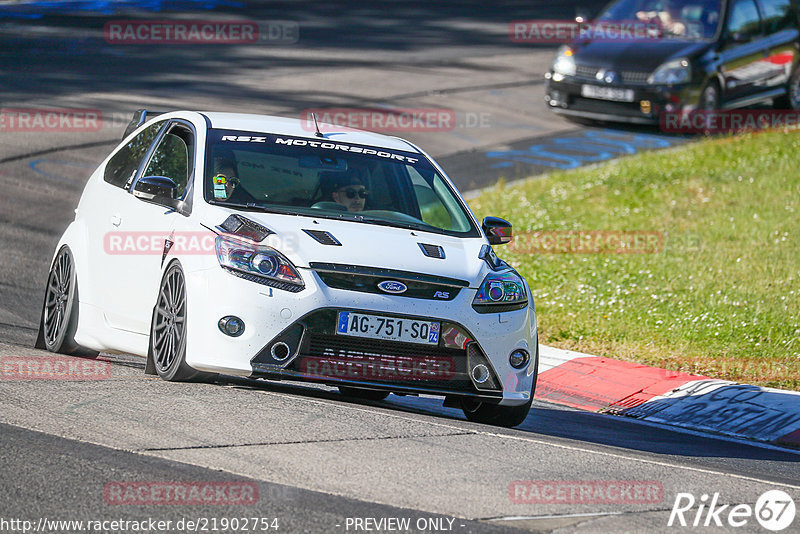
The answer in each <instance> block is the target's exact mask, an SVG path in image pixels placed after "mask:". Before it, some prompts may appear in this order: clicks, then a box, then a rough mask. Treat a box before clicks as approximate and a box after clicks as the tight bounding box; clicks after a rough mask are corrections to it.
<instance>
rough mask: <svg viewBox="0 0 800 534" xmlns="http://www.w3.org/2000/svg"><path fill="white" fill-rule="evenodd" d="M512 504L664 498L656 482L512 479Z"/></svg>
mask: <svg viewBox="0 0 800 534" xmlns="http://www.w3.org/2000/svg"><path fill="white" fill-rule="evenodd" d="M508 498H509V500H510V501H511V502H512V503H514V504H654V503H659V502H661V501H662V500H663V499H664V486H663V485H662V484H661V482H659V481H657V480H515V481H514V482H512V483H511V484H509V485H508Z"/></svg>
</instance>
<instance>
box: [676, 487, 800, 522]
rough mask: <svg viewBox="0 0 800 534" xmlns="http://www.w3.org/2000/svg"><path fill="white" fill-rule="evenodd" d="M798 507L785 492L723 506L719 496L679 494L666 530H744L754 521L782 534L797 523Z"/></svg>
mask: <svg viewBox="0 0 800 534" xmlns="http://www.w3.org/2000/svg"><path fill="white" fill-rule="evenodd" d="M795 514H796V506H795V503H794V500H793V499H792V497H790V496H789V494H787V493H786V492H785V491H781V490H769V491H767V492H764V493H763V494H762V495H761V496H760V497H759V498H758V500H757V501H756V504H755V506H750V505H749V504H737V505H730V504H721V503H720V502H719V493H714V495H713V496H711V497H709V495H707V494H703V495H701V496H700V499H696V498H695V496H694V495H692V494H691V493H678V494H677V495H676V496H675V503H674V504H673V505H672V512H670V514H669V521H668V522H667V526H670V527H672V526H681V527H701V526H702V527H725V528H728V527H734V528H736V527H743V526H745V525H748V524H750V522H751V521H752V519H753V518H755V520H756V521H757V522H758V523H759V524H760V525H761V526H762V527H764V528H765V529H767V530H771V531H773V532H780V531H782V530H784V529H786V528H788V527H789V526H791V525H792V523H794V518H795Z"/></svg>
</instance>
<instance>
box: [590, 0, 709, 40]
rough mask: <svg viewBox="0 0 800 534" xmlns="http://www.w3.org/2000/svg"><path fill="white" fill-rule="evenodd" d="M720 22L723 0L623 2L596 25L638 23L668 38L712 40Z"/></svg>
mask: <svg viewBox="0 0 800 534" xmlns="http://www.w3.org/2000/svg"><path fill="white" fill-rule="evenodd" d="M719 20H720V0H620V1H619V2H615V3H613V4H611V5H610V6H608V8H606V10H605V11H604V12H603V13H601V14H600V15H599V16H598V17H597V18H596V19H595V22H621V21H638V22H641V23H644V24H647V25H648V28H657V29H658V35H659V37H661V38H664V39H689V40H704V39H712V38H713V37H714V36H715V35H716V33H717V26H718V25H719Z"/></svg>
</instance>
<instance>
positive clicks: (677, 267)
mask: <svg viewBox="0 0 800 534" xmlns="http://www.w3.org/2000/svg"><path fill="white" fill-rule="evenodd" d="M470 205H471V207H472V209H473V210H474V211H475V213H476V215H478V216H479V217H483V216H485V215H498V216H502V217H504V218H507V219H509V220H510V221H511V222H512V223H513V224H514V232H515V236H516V237H515V242H514V243H512V245H506V246H501V247H496V249H497V252H498V254H499V255H500V256H501V257H503V258H504V259H506V260H507V261H508V262H509V263H511V264H512V265H513V266H514V267H515V268H517V269H518V270H519V271H520V272H521V273H522V274H523V275H524V276H525V277H526V278H527V279H528V282H529V284H530V286H531V290H532V292H533V296H534V299H535V301H536V307H537V313H538V319H539V329H540V333H539V336H540V341H541V342H542V343H545V344H550V345H554V346H556V347H561V348H565V349H571V350H578V351H582V352H588V353H591V354H596V355H599V356H608V357H612V358H617V359H622V360H628V361H635V362H640V363H644V364H647V365H653V366H657V367H664V368H667V369H672V370H675V371H684V372H689V373H698V374H704V375H708V376H711V377H715V378H724V379H728V380H735V381H741V382H747V383H753V384H758V385H766V386H773V387H780V388H785V389H794V390H800V135H799V134H798V133H796V132H791V131H788V132H786V131H780V132H767V133H759V134H748V135H743V136H737V137H726V138H720V139H710V140H705V141H701V142H698V143H694V144H691V145H688V146H686V147H682V148H679V149H674V150H669V151H663V152H649V153H643V154H639V155H635V156H631V157H627V158H624V159H620V160H616V161H614V162H611V163H608V164H606V165H602V166H599V167H594V168H591V169H578V170H575V171H568V172H557V173H554V174H550V175H547V176H545V177H543V178H541V179H534V180H529V181H527V182H524V183H522V184H520V185H515V186H513V187H509V186H504V184H503V183H502V182H501V183H500V184H498V185H497V186H496V187H494V188H492V189H490V190H487V191H485V192H483V193H482V194H481V195H480V196H479V197H477V198H475V199H473V200H472V201H470ZM637 232H641V233H639V234H637ZM637 235H638V236H639V237H637Z"/></svg>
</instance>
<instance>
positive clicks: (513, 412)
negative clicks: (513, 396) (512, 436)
mask: <svg viewBox="0 0 800 534" xmlns="http://www.w3.org/2000/svg"><path fill="white" fill-rule="evenodd" d="M531 365H534V366H535V369H534V375H533V383H532V384H531V397H530V399H529V400H528V402H526V403H525V404H523V405H521V406H499V405H497V404H489V403H486V402H480V401H476V400H473V399H465V400H464V401H463V402H462V403H461V410H462V411H463V412H464V415H465V416H466V418H467V420H469V421H472V422H473V423H481V424H484V425H495V426H504V427H507V428H511V427H515V426H518V425H521V424H522V422H523V421H525V419H526V418H527V417H528V413H529V412H530V410H531V405H532V404H533V395H534V393H535V392H536V382H537V380H538V379H539V337H538V336H537V337H536V353H535V355H534V361H533V362H532V364H531Z"/></svg>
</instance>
